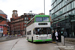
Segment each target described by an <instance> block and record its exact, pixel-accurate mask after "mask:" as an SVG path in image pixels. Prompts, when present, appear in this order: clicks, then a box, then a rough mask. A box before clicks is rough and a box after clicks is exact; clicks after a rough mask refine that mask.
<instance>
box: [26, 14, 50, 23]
mask: <svg viewBox="0 0 75 50" xmlns="http://www.w3.org/2000/svg"><path fill="white" fill-rule="evenodd" d="M36 17H49V15H35V16H34V17H33V18H36ZM33 18H31V19H30V20H29V21H28V22H27V24H28V23H29V22H30V21H31V20H32V19H33Z"/></svg>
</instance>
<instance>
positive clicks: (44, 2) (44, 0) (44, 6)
mask: <svg viewBox="0 0 75 50" xmlns="http://www.w3.org/2000/svg"><path fill="white" fill-rule="evenodd" d="M44 14H45V0H44Z"/></svg>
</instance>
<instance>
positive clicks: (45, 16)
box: [34, 15, 49, 17]
mask: <svg viewBox="0 0 75 50" xmlns="http://www.w3.org/2000/svg"><path fill="white" fill-rule="evenodd" d="M34 17H49V15H36V16H34Z"/></svg>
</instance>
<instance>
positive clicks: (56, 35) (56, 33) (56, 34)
mask: <svg viewBox="0 0 75 50" xmlns="http://www.w3.org/2000/svg"><path fill="white" fill-rule="evenodd" d="M55 37H56V41H58V32H57V30H55Z"/></svg>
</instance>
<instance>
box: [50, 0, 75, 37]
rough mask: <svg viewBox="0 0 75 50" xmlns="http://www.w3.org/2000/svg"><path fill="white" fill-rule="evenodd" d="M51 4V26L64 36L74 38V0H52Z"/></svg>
mask: <svg viewBox="0 0 75 50" xmlns="http://www.w3.org/2000/svg"><path fill="white" fill-rule="evenodd" d="M51 6H52V9H51V10H49V13H50V16H51V19H52V28H53V29H54V30H55V29H57V30H59V31H60V33H61V34H63V35H64V36H65V35H66V36H67V37H72V38H75V0H52V4H51ZM65 31H66V32H67V34H64V32H65Z"/></svg>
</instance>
